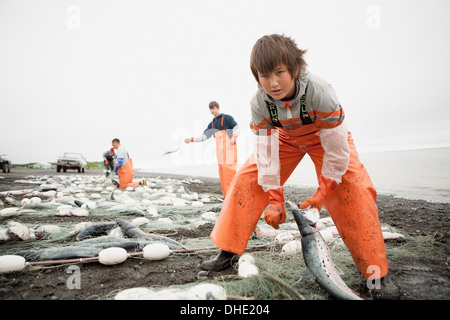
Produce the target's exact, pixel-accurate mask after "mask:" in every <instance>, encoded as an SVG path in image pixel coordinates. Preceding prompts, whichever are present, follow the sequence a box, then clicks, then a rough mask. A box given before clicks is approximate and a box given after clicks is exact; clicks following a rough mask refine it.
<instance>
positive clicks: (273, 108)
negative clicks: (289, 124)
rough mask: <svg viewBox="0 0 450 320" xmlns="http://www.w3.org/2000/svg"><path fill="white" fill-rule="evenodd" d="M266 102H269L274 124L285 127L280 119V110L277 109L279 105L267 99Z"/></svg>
mask: <svg viewBox="0 0 450 320" xmlns="http://www.w3.org/2000/svg"><path fill="white" fill-rule="evenodd" d="M266 104H267V108H268V109H269V114H270V118H271V119H272V124H273V125H274V126H275V127H280V128H281V127H283V125H282V124H281V122H280V120H279V119H278V111H277V106H276V105H275V104H274V103H272V102H270V101H267V100H266Z"/></svg>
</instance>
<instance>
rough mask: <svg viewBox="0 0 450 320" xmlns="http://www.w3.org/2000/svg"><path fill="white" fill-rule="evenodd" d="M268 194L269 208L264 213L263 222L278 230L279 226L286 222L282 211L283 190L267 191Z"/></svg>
mask: <svg viewBox="0 0 450 320" xmlns="http://www.w3.org/2000/svg"><path fill="white" fill-rule="evenodd" d="M267 193H268V194H269V206H268V207H267V209H266V212H265V213H264V220H265V221H266V223H267V224H268V225H271V226H272V227H273V228H275V229H278V228H279V227H280V226H279V225H280V224H282V223H284V222H285V221H286V210H285V209H284V195H283V188H282V187H280V188H278V189H270V190H267Z"/></svg>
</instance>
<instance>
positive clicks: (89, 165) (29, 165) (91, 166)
mask: <svg viewBox="0 0 450 320" xmlns="http://www.w3.org/2000/svg"><path fill="white" fill-rule="evenodd" d="M49 163H50V164H51V165H52V167H55V168H56V162H49ZM11 166H12V167H13V168H43V167H42V164H40V163H39V162H30V163H23V164H18V163H13V164H12V165H11ZM103 167H104V165H103V161H94V162H88V163H87V165H86V168H87V169H97V168H103Z"/></svg>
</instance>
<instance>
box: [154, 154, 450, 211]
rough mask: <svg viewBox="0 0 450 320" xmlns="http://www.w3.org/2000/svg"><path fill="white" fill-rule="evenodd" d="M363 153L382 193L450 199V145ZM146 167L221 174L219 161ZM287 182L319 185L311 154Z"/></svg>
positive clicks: (449, 201) (304, 185) (191, 173)
mask: <svg viewBox="0 0 450 320" xmlns="http://www.w3.org/2000/svg"><path fill="white" fill-rule="evenodd" d="M359 157H360V159H361V162H362V163H363V164H364V165H365V166H366V168H367V170H368V172H369V174H370V177H371V179H372V181H373V183H374V185H375V188H376V189H377V192H378V193H379V194H391V195H395V196H398V197H403V198H407V199H422V200H428V201H435V202H446V203H450V148H436V149H418V150H404V151H386V152H372V153H369V152H368V153H360V154H359ZM239 161H243V159H239ZM146 171H152V172H160V173H173V174H183V175H192V176H204V177H218V172H217V165H215V164H206V165H190V166H175V167H172V168H161V169H151V170H146ZM287 184H290V185H295V186H300V187H316V186H317V182H316V178H315V172H314V166H313V164H312V162H311V160H310V159H309V157H308V156H305V158H304V159H303V160H302V162H301V163H300V165H299V166H298V167H297V168H296V170H295V171H294V173H293V174H292V175H291V177H290V178H289V180H288V182H287Z"/></svg>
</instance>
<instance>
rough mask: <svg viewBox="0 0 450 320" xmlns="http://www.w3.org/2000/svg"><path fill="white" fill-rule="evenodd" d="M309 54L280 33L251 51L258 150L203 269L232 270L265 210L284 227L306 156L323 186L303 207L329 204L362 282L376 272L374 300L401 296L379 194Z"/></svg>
mask: <svg viewBox="0 0 450 320" xmlns="http://www.w3.org/2000/svg"><path fill="white" fill-rule="evenodd" d="M305 53H306V51H305V50H301V49H299V48H298V47H297V45H296V44H295V42H294V41H293V40H292V39H291V38H289V37H285V36H283V35H276V34H274V35H268V36H264V37H262V38H260V39H259V40H258V41H257V42H256V44H255V45H254V47H253V50H252V53H251V58H250V68H251V71H252V73H253V76H254V77H255V79H256V81H257V83H258V91H257V93H256V95H255V96H254V98H253V99H252V100H251V103H250V105H251V123H250V127H251V129H252V131H253V133H254V134H255V138H256V139H255V141H256V148H255V150H256V151H255V154H254V155H252V156H250V157H249V159H248V160H247V161H246V162H245V164H244V165H243V166H242V167H241V169H240V170H239V171H238V172H237V173H236V175H235V177H234V178H233V180H232V182H231V185H230V187H229V191H228V194H227V197H226V198H225V201H224V203H223V205H222V210H221V212H220V216H219V218H218V219H217V222H216V225H215V226H214V229H213V231H212V233H211V239H212V241H213V242H214V244H215V245H216V246H217V247H218V248H220V249H221V250H220V252H219V254H218V255H217V256H216V257H215V258H213V259H211V260H207V261H203V262H202V264H201V267H202V268H203V269H205V270H221V269H224V268H226V267H228V266H229V265H230V262H231V259H232V258H233V256H234V255H235V254H242V253H243V252H244V251H245V249H246V246H247V243H248V240H249V238H250V236H251V235H252V233H253V230H254V229H255V227H256V224H257V223H258V220H259V218H260V216H261V214H262V212H263V211H264V210H265V213H264V219H265V221H266V222H267V223H268V224H269V225H271V226H272V227H274V228H276V229H278V227H279V224H281V223H283V222H285V219H286V212H285V208H284V195H283V187H282V186H283V185H284V183H285V182H286V180H287V179H288V178H289V176H290V175H291V173H292V172H293V171H294V169H295V168H296V167H297V165H298V164H299V162H300V161H301V160H302V159H303V157H304V156H305V154H308V155H309V156H310V157H311V159H312V161H313V163H314V166H315V170H316V174H317V179H318V185H319V187H318V188H317V191H316V192H315V194H314V195H312V196H311V197H310V198H309V199H307V200H305V201H304V202H302V203H301V204H300V208H302V209H304V208H307V207H309V206H313V207H316V208H317V209H318V210H320V209H321V207H322V205H325V206H326V208H327V210H328V212H329V213H330V216H331V218H332V219H333V221H334V223H335V225H336V228H337V230H338V231H339V234H340V236H341V238H342V239H343V241H344V243H345V244H346V246H347V247H348V249H349V251H350V253H351V255H352V257H353V261H354V262H355V264H356V265H357V267H358V268H359V270H360V272H361V274H362V275H363V276H364V278H366V279H368V278H369V277H370V278H371V279H372V278H373V277H374V276H373V270H374V269H373V268H374V267H376V268H377V270H378V272H377V275H378V276H379V278H380V279H381V281H380V282H381V288H380V289H379V291H378V292H374V294H373V295H375V296H376V295H377V294H378V296H380V297H388V296H390V297H392V296H397V295H398V293H399V290H398V288H397V287H396V286H395V285H394V284H393V283H392V281H390V279H389V277H386V276H387V274H388V261H387V258H386V251H385V245H384V240H383V234H382V231H381V224H380V221H379V219H378V208H377V205H376V191H375V188H374V186H373V184H372V181H371V179H370V177H369V175H368V173H367V171H366V168H365V167H364V166H363V164H362V163H361V162H360V161H359V158H358V154H357V152H356V149H355V145H354V143H353V140H352V136H351V134H350V132H348V131H347V128H346V124H345V122H344V118H345V114H344V110H343V109H342V107H341V105H340V104H339V101H338V98H337V96H336V93H335V92H334V89H333V87H332V86H331V85H329V84H328V83H327V82H326V81H324V80H323V79H321V78H319V77H318V76H316V75H314V74H311V73H310V72H309V71H307V70H306V66H307V64H306V62H305V60H304V58H303V55H304V54H305ZM394 298H395V297H394Z"/></svg>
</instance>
